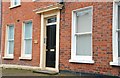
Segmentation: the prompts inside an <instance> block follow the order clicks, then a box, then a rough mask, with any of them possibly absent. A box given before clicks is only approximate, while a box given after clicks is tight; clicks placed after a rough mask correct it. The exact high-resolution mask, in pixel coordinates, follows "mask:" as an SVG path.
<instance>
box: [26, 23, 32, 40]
mask: <svg viewBox="0 0 120 78" xmlns="http://www.w3.org/2000/svg"><path fill="white" fill-rule="evenodd" d="M25 38H32V22H29V23H25Z"/></svg>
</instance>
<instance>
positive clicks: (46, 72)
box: [33, 70, 58, 75]
mask: <svg viewBox="0 0 120 78" xmlns="http://www.w3.org/2000/svg"><path fill="white" fill-rule="evenodd" d="M33 72H34V73H41V74H49V75H56V74H58V72H56V71H51V70H34V71H33Z"/></svg>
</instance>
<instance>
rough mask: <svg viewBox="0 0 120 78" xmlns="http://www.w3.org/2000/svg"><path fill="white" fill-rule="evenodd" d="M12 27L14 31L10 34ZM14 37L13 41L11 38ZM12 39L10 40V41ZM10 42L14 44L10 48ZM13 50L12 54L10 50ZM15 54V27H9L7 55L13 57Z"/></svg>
mask: <svg viewBox="0 0 120 78" xmlns="http://www.w3.org/2000/svg"><path fill="white" fill-rule="evenodd" d="M10 27H13V29H12V30H11V31H12V33H10V32H9V31H10ZM10 35H13V38H12V39H11V38H10V37H9V36H10ZM9 38H10V39H9ZM10 42H13V44H12V45H11V46H10V44H11V43H10ZM11 49H12V51H13V52H12V53H11V52H10V50H11ZM13 54H14V26H7V53H6V56H8V57H9V56H13Z"/></svg>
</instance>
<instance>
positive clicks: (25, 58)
mask: <svg viewBox="0 0 120 78" xmlns="http://www.w3.org/2000/svg"><path fill="white" fill-rule="evenodd" d="M19 59H21V60H32V57H19Z"/></svg>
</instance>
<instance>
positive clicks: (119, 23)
mask: <svg viewBox="0 0 120 78" xmlns="http://www.w3.org/2000/svg"><path fill="white" fill-rule="evenodd" d="M118 29H120V6H118Z"/></svg>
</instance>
